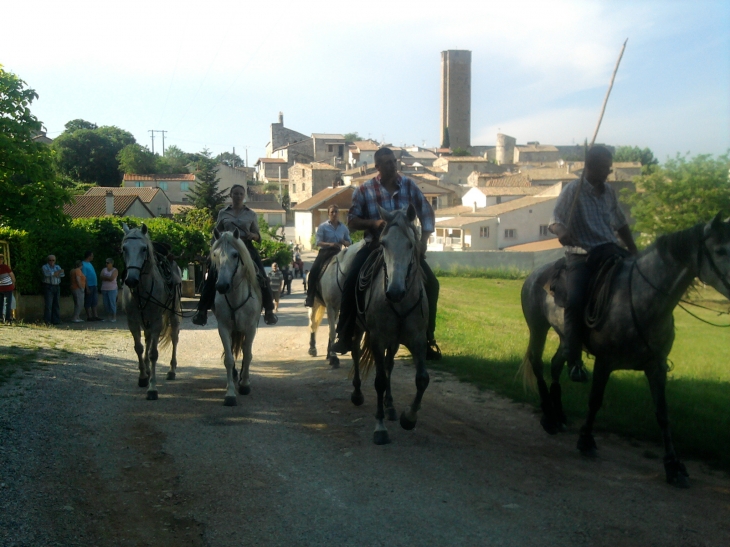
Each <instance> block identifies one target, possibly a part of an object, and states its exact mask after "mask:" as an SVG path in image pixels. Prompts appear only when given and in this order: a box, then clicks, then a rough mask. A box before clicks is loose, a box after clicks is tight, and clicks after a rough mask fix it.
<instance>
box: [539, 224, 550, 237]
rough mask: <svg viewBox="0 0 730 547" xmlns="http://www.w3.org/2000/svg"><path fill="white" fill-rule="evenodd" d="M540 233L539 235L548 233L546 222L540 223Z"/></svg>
mask: <svg viewBox="0 0 730 547" xmlns="http://www.w3.org/2000/svg"><path fill="white" fill-rule="evenodd" d="M540 235H541V236H546V235H548V227H547V224H541V225H540Z"/></svg>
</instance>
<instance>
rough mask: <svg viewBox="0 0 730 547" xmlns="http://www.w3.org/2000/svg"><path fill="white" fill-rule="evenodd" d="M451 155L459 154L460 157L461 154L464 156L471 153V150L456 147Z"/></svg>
mask: <svg viewBox="0 0 730 547" xmlns="http://www.w3.org/2000/svg"><path fill="white" fill-rule="evenodd" d="M451 155H452V156H457V157H459V156H462V157H464V156H468V155H469V151H468V150H467V149H466V148H454V149H453V150H452V151H451Z"/></svg>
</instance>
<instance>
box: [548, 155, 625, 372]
mask: <svg viewBox="0 0 730 547" xmlns="http://www.w3.org/2000/svg"><path fill="white" fill-rule="evenodd" d="M612 164H613V157H612V155H611V151H610V150H609V149H608V148H606V147H604V146H600V145H596V146H593V147H591V149H590V150H588V154H586V163H585V168H584V169H583V176H582V177H581V178H580V179H578V180H576V181H574V182H571V183H570V184H568V185H567V186H566V187H565V188H564V189H563V191H562V192H561V193H560V197H558V201H557V202H556V204H555V210H554V211H553V218H552V220H551V221H550V226H549V229H550V231H551V232H552V233H554V234H555V235H557V236H558V239H559V241H560V243H562V244H563V245H564V246H565V258H566V261H567V264H568V279H567V287H566V289H567V291H568V302H567V305H566V307H565V315H564V317H565V319H564V321H565V325H564V333H563V334H564V336H565V341H566V346H567V347H566V348H565V352H566V355H565V358H566V361H567V362H568V375H569V376H570V379H571V380H573V381H574V382H587V381H588V374H587V373H586V370H585V367H584V366H583V360H582V359H581V355H582V352H583V340H582V334H583V325H584V324H585V322H584V318H583V317H584V308H585V303H586V302H585V300H586V297H587V294H586V291H587V289H588V283H589V282H590V272H589V270H588V267H587V264H586V259H587V257H588V253H590V252H591V251H592V250H593V249H595V248H597V247H600V246H602V245H606V244H611V243H613V244H615V243H618V239H617V238H616V233H617V232H618V235H619V237H620V238H621V240H622V241H623V242H624V244H625V245H626V247H627V248H628V249H629V251H630V252H631V253H632V254H636V252H637V251H636V245H635V244H634V238H633V237H632V235H631V230H630V229H629V226H628V224H627V222H626V217H625V216H624V214H623V212H621V208H620V207H619V204H618V199H617V198H616V192H614V190H613V188H611V187H610V186H608V185H607V184H606V178H607V177H608V175H609V173H611V166H612Z"/></svg>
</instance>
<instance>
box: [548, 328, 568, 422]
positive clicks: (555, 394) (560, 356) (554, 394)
mask: <svg viewBox="0 0 730 547" xmlns="http://www.w3.org/2000/svg"><path fill="white" fill-rule="evenodd" d="M564 366H565V352H564V351H563V342H562V340H561V341H560V346H559V347H558V351H557V352H555V355H553V358H552V360H551V361H550V375H551V377H552V384H550V402H551V403H552V409H553V412H554V416H555V418H556V419H557V427H558V429H559V430H560V431H566V430H567V428H568V419H567V418H566V417H565V412H564V411H563V395H562V390H561V388H560V375H561V374H562V373H563V367H564Z"/></svg>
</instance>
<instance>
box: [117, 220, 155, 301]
mask: <svg viewBox="0 0 730 547" xmlns="http://www.w3.org/2000/svg"><path fill="white" fill-rule="evenodd" d="M123 228H124V238H123V239H122V255H123V256H124V264H125V265H126V267H127V274H126V276H125V277H124V284H125V285H127V287H129V288H130V289H134V288H135V287H137V285H139V281H140V276H141V275H142V272H143V271H144V270H145V268H146V267H147V265H148V263H150V262H153V261H154V260H155V258H154V253H153V252H152V241H150V238H149V236H148V235H147V225H146V224H142V227H141V228H133V229H131V230H130V228H129V226H127V225H126V224H123Z"/></svg>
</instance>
